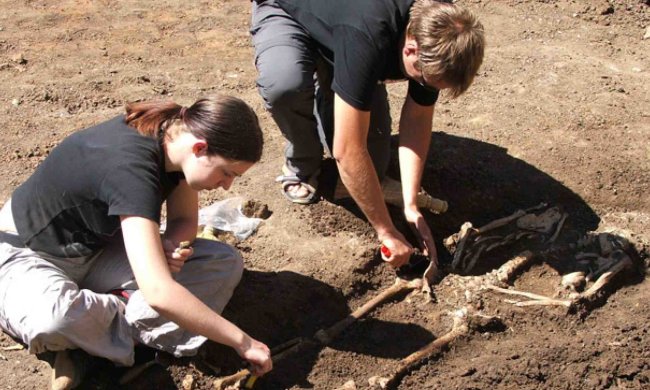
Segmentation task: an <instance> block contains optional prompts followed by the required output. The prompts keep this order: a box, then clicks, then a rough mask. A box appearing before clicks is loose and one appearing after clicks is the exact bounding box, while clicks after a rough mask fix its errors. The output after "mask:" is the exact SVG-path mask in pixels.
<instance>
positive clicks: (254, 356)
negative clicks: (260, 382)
mask: <svg viewBox="0 0 650 390" xmlns="http://www.w3.org/2000/svg"><path fill="white" fill-rule="evenodd" d="M237 352H238V353H239V355H240V356H241V357H242V358H244V359H246V361H248V362H249V363H250V364H251V367H250V372H251V373H252V374H253V375H255V376H262V375H264V374H266V373H267V372H269V371H271V370H272V369H273V360H271V350H270V349H269V347H267V346H266V344H264V343H262V342H259V341H257V340H255V339H254V338H252V337H251V338H249V340H247V342H246V343H245V346H244V348H243V349H241V350H238V351H237Z"/></svg>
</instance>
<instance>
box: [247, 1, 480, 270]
mask: <svg viewBox="0 0 650 390" xmlns="http://www.w3.org/2000/svg"><path fill="white" fill-rule="evenodd" d="M252 4H253V12H252V23H251V34H252V37H253V38H252V39H253V44H254V46H255V65H256V67H257V70H258V78H257V85H258V90H259V92H260V94H261V96H262V97H263V99H264V101H265V105H266V108H267V109H268V110H269V111H270V113H271V115H272V117H273V119H274V120H275V122H276V124H277V125H278V127H279V128H280V130H281V132H282V133H283V135H284V137H285V138H286V140H287V144H286V149H285V165H284V167H283V172H282V173H283V174H282V176H280V177H279V178H278V179H279V181H281V182H282V191H283V193H284V195H285V196H286V197H287V198H288V199H289V200H291V201H293V202H296V203H302V204H306V203H310V202H313V201H315V199H316V198H315V195H316V191H317V184H318V183H317V177H318V174H319V171H320V166H321V161H322V157H323V147H326V148H327V149H329V150H328V151H329V153H331V155H332V156H333V157H334V159H335V160H336V163H337V166H338V170H339V173H340V176H341V180H342V182H343V184H344V185H345V187H346V188H347V190H348V192H349V193H350V195H351V196H352V198H353V199H354V200H355V201H356V203H357V204H358V205H359V207H360V208H361V210H362V211H363V213H364V214H365V215H366V217H367V218H368V221H369V222H370V223H371V224H372V226H373V227H374V229H375V230H376V232H377V234H378V238H379V240H380V241H381V242H382V244H383V245H385V246H386V247H387V248H388V249H389V250H390V253H391V256H390V257H389V258H388V259H387V260H388V262H389V263H390V264H391V265H393V266H395V267H399V266H401V265H403V264H404V263H405V262H407V261H408V259H409V256H410V254H411V253H412V251H413V248H412V246H411V245H410V244H409V242H408V241H407V240H406V239H405V238H404V236H403V235H402V234H401V233H400V232H399V231H398V230H397V229H396V228H395V226H394V225H393V222H392V221H391V219H390V216H389V213H388V210H387V208H386V204H385V203H384V198H383V195H382V191H381V187H380V183H381V181H382V179H383V178H384V175H385V173H386V169H387V167H388V162H389V158H390V133H391V118H390V113H389V107H388V98H387V93H386V87H385V84H386V83H388V82H392V81H400V80H408V92H407V95H406V98H405V100H404V103H403V106H402V110H401V116H400V120H399V162H400V174H401V181H402V193H403V198H404V214H405V217H406V220H407V221H408V222H409V223H411V224H412V225H414V227H415V229H414V231H416V233H417V236H418V239H419V242H420V244H421V245H422V247H423V248H422V249H423V250H424V251H425V252H427V253H428V254H429V256H430V258H431V260H432V262H433V263H434V264H437V256H436V252H435V246H434V241H433V236H432V233H431V231H430V229H429V227H428V226H427V224H426V222H425V221H424V218H423V216H422V214H421V213H420V210H419V209H418V207H417V205H416V195H417V193H418V191H419V190H420V185H421V178H422V173H423V170H424V163H425V159H426V156H427V153H428V149H429V143H430V137H431V125H432V117H433V111H434V105H435V103H436V100H437V98H438V93H439V91H440V90H442V89H447V90H449V92H450V94H451V96H452V97H457V96H459V95H461V94H462V93H463V92H465V91H466V90H467V88H468V87H469V86H470V84H471V83H472V80H473V79H474V76H475V75H476V73H477V71H478V69H479V67H480V65H481V62H482V60H483V52H484V45H485V43H484V32H483V26H482V25H481V23H480V22H479V21H478V20H477V19H476V17H475V16H474V15H473V14H472V13H471V12H469V11H468V10H466V9H464V8H462V7H460V6H457V5H454V4H450V3H447V2H442V1H435V0H354V1H350V0H254V1H253V3H252ZM321 140H325V141H326V142H321Z"/></svg>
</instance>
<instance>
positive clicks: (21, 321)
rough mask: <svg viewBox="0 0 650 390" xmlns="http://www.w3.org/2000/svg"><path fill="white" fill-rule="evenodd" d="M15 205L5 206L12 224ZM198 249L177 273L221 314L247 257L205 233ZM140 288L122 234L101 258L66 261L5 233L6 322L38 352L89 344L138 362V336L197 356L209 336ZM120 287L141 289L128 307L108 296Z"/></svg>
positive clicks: (1, 245)
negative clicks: (162, 310) (176, 319)
mask: <svg viewBox="0 0 650 390" xmlns="http://www.w3.org/2000/svg"><path fill="white" fill-rule="evenodd" d="M9 207H10V202H8V203H7V204H6V205H5V207H4V208H3V209H2V212H0V220H2V219H3V217H4V222H5V226H6V222H7V218H11V214H10V212H8V210H9ZM9 223H10V224H13V223H12V220H10V221H9ZM0 226H2V223H1V222H0ZM193 248H194V255H193V256H192V257H191V259H190V260H188V261H187V262H186V263H185V265H184V266H183V268H182V269H181V271H180V272H179V273H178V274H175V279H176V281H178V282H179V283H180V284H181V285H183V286H185V287H186V288H187V289H188V290H189V291H191V292H192V293H193V294H194V295H195V296H197V297H198V298H199V299H201V300H202V301H203V302H204V303H205V304H206V305H208V306H209V307H210V308H212V309H213V310H215V311H216V312H219V313H220V312H221V311H222V310H223V308H224V307H225V306H226V303H228V300H230V297H231V296H232V293H233V291H234V289H235V287H236V286H237V284H238V283H239V280H240V279H241V275H242V272H243V261H242V258H241V256H240V255H239V253H238V252H237V251H236V250H235V249H234V248H233V247H231V246H229V245H226V244H223V243H220V242H216V241H211V240H203V239H197V240H196V241H195V242H194V244H193ZM137 288H138V287H137V285H136V283H135V281H134V277H133V273H132V271H131V267H130V266H129V263H128V259H127V257H126V253H125V250H124V244H123V242H122V240H121V238H120V239H116V240H115V241H114V242H113V243H111V245H109V246H108V247H107V248H106V249H104V250H103V251H102V252H101V253H100V254H99V255H97V256H95V257H93V258H90V259H87V258H86V259H84V258H81V259H61V258H53V257H50V256H46V255H43V254H42V253H36V252H34V251H32V250H30V249H28V248H24V247H22V245H21V244H20V242H19V240H18V237H17V236H16V234H15V233H11V232H0V328H1V329H2V330H3V331H4V332H6V333H7V334H9V335H10V336H12V337H15V338H17V339H20V340H22V341H23V342H24V343H25V344H26V345H27V346H28V348H29V351H30V352H31V353H41V352H44V351H46V350H50V351H58V350H63V349H75V348H81V349H83V350H85V351H86V352H88V353H90V354H91V355H95V356H100V357H103V358H106V359H109V360H112V361H113V362H115V363H117V364H120V365H127V366H130V365H132V364H133V357H134V349H133V347H134V342H135V341H137V342H139V343H142V344H144V345H147V346H150V347H153V348H156V349H160V350H164V351H167V352H169V353H172V354H174V355H175V356H177V357H180V356H191V355H194V354H196V352H197V350H198V348H199V347H200V346H201V344H203V343H204V342H205V341H206V338H205V337H203V336H199V335H196V334H192V333H190V332H187V331H185V330H184V329H181V328H180V327H179V326H178V325H176V324H175V323H173V322H171V321H169V320H167V319H165V318H164V317H162V316H160V315H159V314H158V313H157V312H156V311H154V310H153V309H152V308H151V307H150V306H149V305H148V304H147V303H146V302H145V300H144V297H143V296H142V294H141V293H140V291H139V290H137ZM114 289H128V290H136V291H135V292H134V293H133V294H132V295H131V297H130V299H129V301H128V303H127V304H126V305H125V304H124V303H123V302H122V301H121V300H120V299H119V298H117V296H115V295H112V294H107V292H109V291H111V290H114Z"/></svg>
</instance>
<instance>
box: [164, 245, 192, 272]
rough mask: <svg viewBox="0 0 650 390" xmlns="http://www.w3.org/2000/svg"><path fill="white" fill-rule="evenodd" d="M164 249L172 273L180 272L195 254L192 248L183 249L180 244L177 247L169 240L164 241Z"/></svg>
mask: <svg viewBox="0 0 650 390" xmlns="http://www.w3.org/2000/svg"><path fill="white" fill-rule="evenodd" d="M163 249H164V251H165V257H166V258H167V265H168V266H169V270H170V271H171V272H172V273H178V272H180V270H181V268H183V265H184V264H185V262H186V261H187V259H189V258H190V256H192V254H193V253H194V250H193V249H192V247H189V246H188V247H186V248H183V247H182V246H181V245H180V244H179V245H176V244H174V243H173V242H172V241H170V240H167V239H165V240H163Z"/></svg>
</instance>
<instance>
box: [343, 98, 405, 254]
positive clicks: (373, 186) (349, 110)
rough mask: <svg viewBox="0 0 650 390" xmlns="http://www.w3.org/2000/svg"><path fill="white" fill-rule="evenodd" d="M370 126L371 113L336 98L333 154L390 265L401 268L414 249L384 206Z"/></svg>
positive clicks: (344, 179) (346, 183)
mask: <svg viewBox="0 0 650 390" xmlns="http://www.w3.org/2000/svg"><path fill="white" fill-rule="evenodd" d="M369 123H370V113H369V112H365V111H361V110H358V109H356V108H354V107H352V106H351V105H349V104H348V103H346V102H345V101H344V100H343V99H341V98H340V97H339V96H338V95H335V98H334V148H333V149H334V150H333V154H334V158H335V159H336V162H337V165H338V167H339V172H340V173H341V180H342V181H343V184H345V186H346V188H347V189H348V191H349V192H350V195H352V198H353V199H354V200H355V201H356V202H357V205H358V206H359V207H360V208H361V210H362V211H363V213H364V214H365V215H366V218H368V221H369V222H370V224H371V225H372V226H373V227H374V228H375V230H376V231H377V235H378V236H379V240H380V241H381V242H382V243H383V244H384V245H386V246H387V247H388V248H389V249H390V252H391V254H392V256H391V258H389V260H388V261H389V263H390V264H391V265H393V266H395V267H399V266H401V265H403V264H404V263H406V262H407V261H408V259H409V256H410V254H411V253H412V250H413V249H412V247H411V246H410V245H409V244H408V242H407V241H406V240H405V239H404V236H402V234H401V233H399V232H398V231H397V229H396V228H395V225H393V222H392V220H391V218H390V215H389V213H388V209H387V208H386V204H385V203H384V196H383V194H382V191H381V185H380V183H379V178H378V177H377V174H376V173H375V168H374V165H373V163H372V160H371V158H370V154H369V153H368V126H369Z"/></svg>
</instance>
